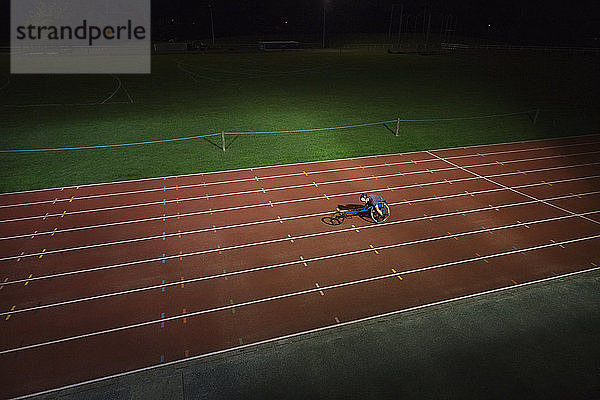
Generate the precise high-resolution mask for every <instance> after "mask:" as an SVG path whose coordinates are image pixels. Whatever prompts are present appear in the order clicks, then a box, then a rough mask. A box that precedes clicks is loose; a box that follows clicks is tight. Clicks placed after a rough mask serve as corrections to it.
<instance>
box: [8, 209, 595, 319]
mask: <svg viewBox="0 0 600 400" xmlns="http://www.w3.org/2000/svg"><path fill="white" fill-rule="evenodd" d="M518 205H521V204H512V205H504V206H503V208H505V207H512V206H518ZM492 209H493V207H484V208H481V209H475V210H469V211H468V213H476V212H482V211H490V210H492ZM464 213H465V214H466V212H464ZM598 213H600V211H588V212H585V213H582V214H581V215H595V214H598ZM460 214H461V212H452V213H446V214H439V215H436V216H427V217H417V218H410V219H407V220H404V221H397V222H395V223H393V224H400V223H409V222H419V221H424V220H426V219H429V218H432V219H433V218H444V217H449V216H455V215H460ZM581 215H563V216H558V217H552V218H545V219H540V220H530V221H524V222H523V221H517V223H514V224H508V225H503V226H498V227H484V228H483V229H476V230H471V231H464V232H457V233H449V234H447V235H445V234H444V235H440V236H433V237H429V238H423V239H417V240H411V241H407V242H400V243H394V244H390V245H384V246H379V247H375V248H371V247H369V248H365V249H359V250H353V251H347V252H343V253H337V254H329V255H326V256H319V257H313V258H303V259H299V260H292V261H286V262H282V263H277V264H271V265H266V266H261V267H256V268H250V269H243V270H239V271H231V272H224V273H222V274H217V275H210V276H205V277H200V278H191V279H187V280H179V281H175V282H169V283H164V284H160V285H152V286H147V287H144V288H138V289H132V290H128V291H123V292H117V294H127V293H135V292H139V291H144V290H151V289H160V288H164V287H169V286H174V285H179V284H186V283H193V282H199V281H205V280H209V279H218V278H225V277H232V276H236V275H241V274H247V273H252V272H257V271H263V270H268V269H274V268H281V267H287V266H291V265H299V264H303V263H309V262H315V261H321V260H327V259H331V258H337V257H344V256H352V255H356V254H363V253H367V252H370V251H374V250H384V249H391V248H398V247H404V246H410V245H417V244H422V243H428V242H433V241H438V240H444V239H454V238H457V237H462V236H471V235H477V234H480V233H488V234H489V233H490V232H493V231H499V230H508V229H513V228H519V227H523V226H529V225H535V224H542V223H548V222H555V221H561V220H566V219H570V218H575V217H578V216H581ZM377 226H380V225H370V226H365V227H361V229H368V228H374V227H377ZM381 226H385V225H381ZM351 230H354V228H352V229H350V228H348V229H344V230H343V231H345V232H348V231H351ZM334 233H339V231H325V232H320V233H318V234H307V235H301V236H296V237H294V238H292V239H294V240H296V239H303V238H311V237H317V236H323V235H328V234H334ZM288 240H290V237H286V238H281V239H274V240H269V241H264V242H260V243H251V244H243V245H236V246H228V247H223V248H220V249H208V250H202V251H197V252H192V253H185V254H176V255H170V256H165V257H158V258H154V259H146V260H137V261H130V262H126V263H120V264H112V265H106V266H100V267H92V268H86V269H83V270H75V271H69V272H61V273H55V274H51V275H45V276H37V277H31V278H26V279H20V280H14V281H7V282H4V283H3V285H12V284H20V283H24V282H28V281H29V282H33V281H40V280H45V279H53V278H59V277H65V276H73V275H80V274H83V273H88V272H95V271H104V270H108V269H115V268H123V267H129V266H133V265H140V264H144V263H150V262H156V261H161V260H170V259H175V258H177V257H190V256H196V255H200V254H207V253H211V252H216V251H228V250H234V249H240V248H244V247H249V246H250V245H264V244H272V243H277V242H285V241H288ZM114 295H115V294H107V295H100V296H94V297H91V298H89V299H100V298H104V297H111V296H114ZM79 301H83V300H72V301H67V302H63V303H59V305H64V304H73V303H77V302H79ZM50 306H51V305H50ZM50 306H48V305H46V306H38V307H33V308H25V309H21V310H14V311H9V312H5V313H0V316H3V315H9V314H16V313H19V312H24V311H31V310H37V309H41V308H47V307H50Z"/></svg>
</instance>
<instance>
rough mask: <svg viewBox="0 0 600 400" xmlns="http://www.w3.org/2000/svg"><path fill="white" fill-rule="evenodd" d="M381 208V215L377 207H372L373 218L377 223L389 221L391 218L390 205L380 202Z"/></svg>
mask: <svg viewBox="0 0 600 400" xmlns="http://www.w3.org/2000/svg"><path fill="white" fill-rule="evenodd" d="M378 206H379V210H380V211H381V215H380V214H379V213H378V212H377V210H376V209H375V207H371V218H372V219H373V221H375V223H377V224H381V223H383V222H385V221H387V220H388V219H389V218H390V214H391V212H390V206H388V205H387V203H379V204H378Z"/></svg>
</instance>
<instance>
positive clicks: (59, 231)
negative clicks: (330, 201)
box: [0, 175, 600, 261]
mask: <svg viewBox="0 0 600 400" xmlns="http://www.w3.org/2000/svg"><path fill="white" fill-rule="evenodd" d="M599 177H600V175H595V176H590V177H579V178H570V179H562V180H558V181H551V182H549V183H551V184H558V183H566V182H574V181H579V180H585V179H595V178H599ZM469 179H475V178H469ZM445 182H446V183H447V181H445ZM542 185H544V183H539V182H538V183H534V184H527V185H519V186H514V187H515V188H525V187H535V186H542ZM504 190H505V189H491V190H481V191H476V192H472V193H469V195H475V194H482V193H491V192H499V191H504ZM594 193H595V192H587V193H585V194H586V195H589V194H594ZM464 195H465V193H458V194H450V195H445V196H437V197H434V198H435V199H436V200H441V199H450V198H454V197H462V196H464ZM572 195H573V196H578V195H582V193H579V194H577V193H575V194H572ZM568 197H571V196H568ZM434 198H422V199H413V200H411V202H414V203H418V202H425V201H431V200H433V199H434ZM557 199H562V197H559V198H557ZM405 203H406V201H400V202H391V203H390V205H392V206H393V205H400V204H405ZM201 213H205V212H201ZM330 213H331V211H324V212H318V213H314V214H305V215H299V216H292V217H284V218H281V217H278V218H277V220H275V219H269V220H262V221H254V222H247V223H241V224H234V225H225V226H220V227H213V228H205V229H198V230H193V231H186V232H177V233H169V234H166V235H165V237H174V236H175V235H178V236H179V235H186V234H194V233H202V232H208V231H211V230H212V231H215V230H216V229H218V230H222V229H231V228H239V227H245V226H252V225H258V224H266V223H272V222H280V223H283V221H286V220H294V219H302V218H309V217H316V216H323V215H329V214H330ZM197 214H198V213H186V214H182V215H177V216H176V217H187V216H192V215H197ZM173 217H175V216H169V217H168V218H173ZM161 218H163V219H164V218H167V217H155V218H148V219H142V220H134V221H124V222H120V223H119V222H117V223H109V224H100V225H92V226H89V227H86V226H84V227H77V228H67V229H62V230H52V231H46V232H39V233H36V234H37V235H38V236H39V235H46V234H57V233H65V232H74V231H80V230H83V229H91V228H99V227H108V226H117V225H122V224H128V223H136V222H149V221H153V220H158V219H161ZM30 235H31V234H30V233H27V234H22V235H13V236H6V237H0V240H9V239H19V238H26V237H29V236H30ZM159 237H160V238H162V235H155V236H147V237H140V238H133V239H124V240H120V241H113V242H105V243H97V244H90V245H86V246H79V247H71V248H66V249H58V250H55V251H52V252H64V251H69V250H80V249H84V248H94V247H102V246H109V245H114V244H123V243H132V242H139V241H143V240H152V239H156V238H159ZM36 255H39V254H38V253H31V254H29V255H28V256H36ZM10 257H12V256H8V258H7V257H4V258H0V261H1V260H8V259H10ZM13 258H14V257H13Z"/></svg>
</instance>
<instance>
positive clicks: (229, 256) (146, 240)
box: [0, 135, 600, 398]
mask: <svg viewBox="0 0 600 400" xmlns="http://www.w3.org/2000/svg"><path fill="white" fill-rule="evenodd" d="M362 192H377V193H380V194H381V195H383V196H384V197H385V198H386V199H387V200H388V201H389V203H390V204H391V210H392V217H391V219H390V221H389V222H388V223H386V224H382V225H375V224H372V223H370V222H368V221H365V220H363V219H361V218H358V217H354V218H352V219H349V220H346V221H345V222H344V223H343V224H342V225H339V226H330V225H326V224H324V223H323V222H322V221H321V218H322V217H324V216H326V215H329V214H331V213H332V212H333V211H334V210H335V208H336V206H337V205H338V204H348V203H357V199H358V194H359V193H362ZM599 204H600V135H591V136H584V137H577V138H568V139H556V140H545V141H534V142H524V143H510V144H500V145H490V146H477V147H470V148H458V149H448V150H436V151H431V152H420V153H409V154H398V155H387V156H378V157H366V158H356V159H346V160H334V161H326V162H314V163H306V164H296V165H285V166H275V167H266V168H257V169H248V170H239V171H226V172H218V173H209V174H198V175H190V176H179V177H168V178H159V179H148V180H141V181H129V182H118V183H111V184H102V185H89V186H81V187H77V188H75V187H73V188H64V189H51V190H43V191H33V192H23V193H12V194H4V195H1V196H0V229H1V235H0V236H1V239H0V263H1V264H0V271H1V272H0V273H1V275H0V284H1V285H2V287H1V289H0V303H1V304H0V311H2V313H1V318H2V319H1V324H2V327H0V331H1V332H2V334H1V338H2V339H1V343H0V376H2V377H3V379H2V380H3V385H2V386H1V389H0V391H1V392H0V394H1V397H2V398H10V397H17V396H22V395H27V394H32V393H39V392H42V391H46V390H51V389H55V388H60V387H64V386H68V385H73V384H76V383H79V382H84V381H88V380H92V379H96V378H102V377H106V376H110V375H115V374H120V373H124V372H127V371H133V370H136V369H140V368H144V367H149V366H156V365H160V364H161V363H165V362H171V361H175V360H182V359H186V358H190V357H194V356H200V355H204V354H207V353H211V352H215V351H222V350H226V349H231V348H234V347H238V346H240V345H247V344H251V343H255V342H258V341H263V340H268V339H272V338H277V337H281V336H284V335H290V334H295V333H299V332H304V331H308V330H311V329H315V328H321V327H327V326H333V325H336V324H338V323H345V322H348V321H353V320H357V319H360V318H365V317H370V316H375V315H379V314H383V313H387V312H392V311H396V310H402V309H406V308H408V307H413V306H417V305H422V304H427V303H432V302H436V301H439V300H444V299H452V298H456V297H460V296H464V295H469V294H473V293H479V292H482V291H486V290H490V289H496V288H503V287H509V286H511V285H517V284H522V283H524V282H530V281H534V280H539V279H544V278H550V277H554V276H560V275H563V274H566V273H571V272H574V271H583V270H589V269H593V268H596V267H597V265H596V264H597V263H600V260H599V258H600V250H598V249H599V248H600V246H599V243H600V240H599V239H600V209H599V207H598V206H599Z"/></svg>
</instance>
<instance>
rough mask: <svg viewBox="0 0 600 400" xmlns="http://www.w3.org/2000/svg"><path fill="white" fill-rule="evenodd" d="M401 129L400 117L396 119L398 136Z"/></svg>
mask: <svg viewBox="0 0 600 400" xmlns="http://www.w3.org/2000/svg"><path fill="white" fill-rule="evenodd" d="M399 131H400V117H398V119H397V120H396V136H398V132H399Z"/></svg>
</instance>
